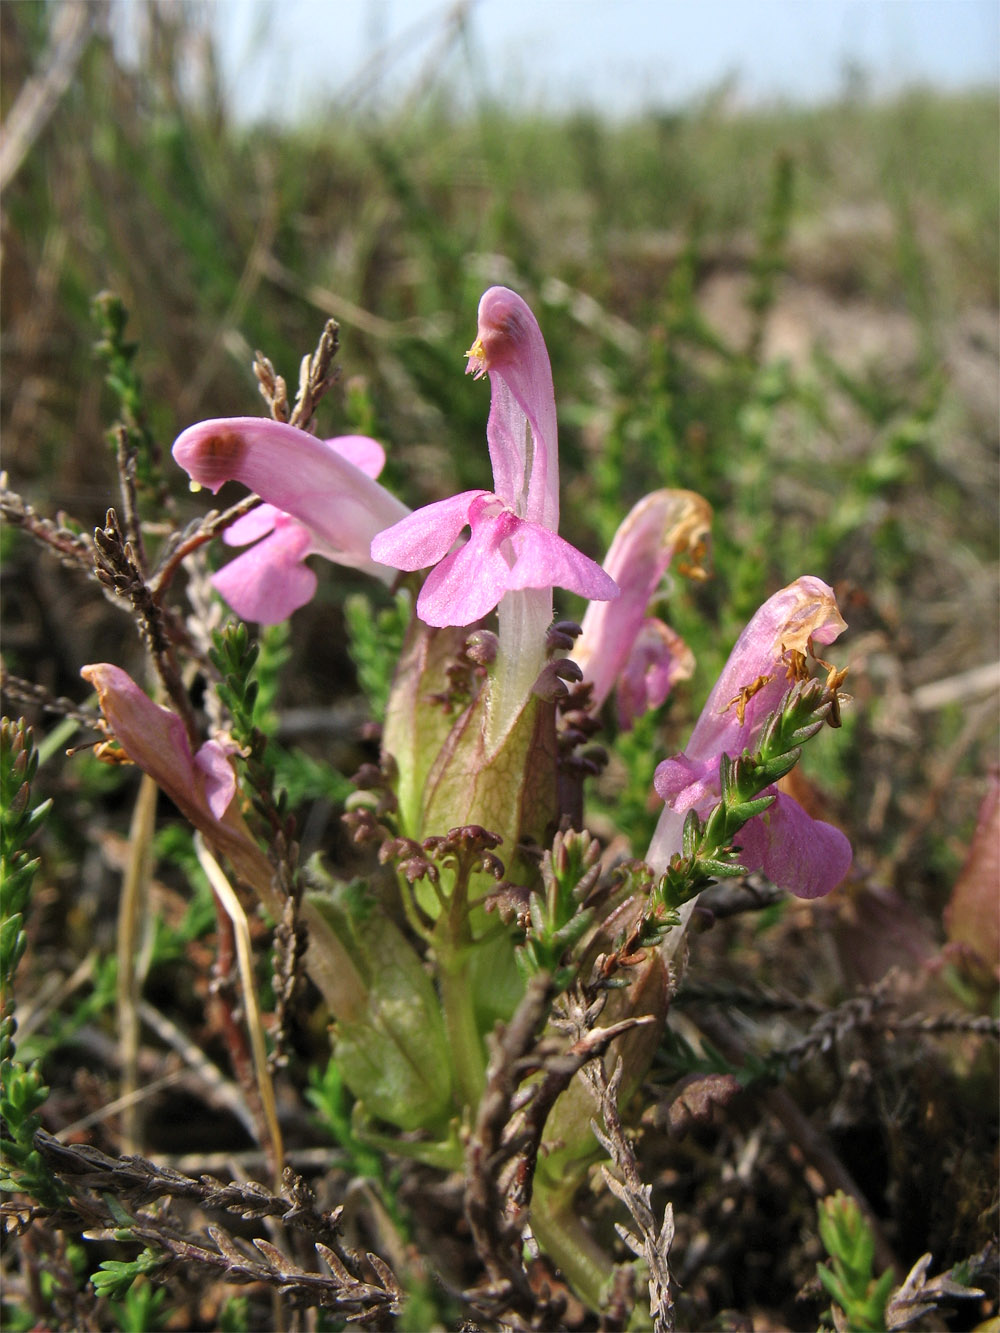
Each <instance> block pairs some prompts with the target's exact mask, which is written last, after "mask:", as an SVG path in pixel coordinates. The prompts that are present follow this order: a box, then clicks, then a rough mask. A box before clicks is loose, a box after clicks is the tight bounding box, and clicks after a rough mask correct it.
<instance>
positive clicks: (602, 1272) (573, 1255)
mask: <svg viewBox="0 0 1000 1333" xmlns="http://www.w3.org/2000/svg"><path fill="white" fill-rule="evenodd" d="M531 1230H532V1232H533V1233H534V1237H535V1239H536V1240H537V1241H538V1244H539V1246H540V1247H541V1249H542V1250H543V1251H544V1253H545V1254H546V1255H548V1257H549V1258H550V1259H551V1260H552V1261H553V1263H555V1264H557V1265H558V1266H559V1268H560V1269H561V1270H562V1274H563V1277H565V1279H566V1281H567V1282H568V1283H569V1285H570V1286H571V1287H572V1288H573V1290H574V1291H575V1292H576V1294H577V1295H578V1296H579V1297H580V1299H581V1300H583V1301H585V1302H586V1304H587V1305H588V1306H589V1307H590V1308H591V1310H594V1311H598V1310H600V1308H601V1303H602V1301H603V1299H604V1297H605V1294H606V1292H607V1288H608V1283H609V1282H610V1281H611V1278H612V1276H613V1274H614V1264H613V1263H612V1261H611V1259H610V1257H609V1256H608V1254H607V1253H606V1252H605V1251H604V1249H603V1248H602V1247H601V1246H600V1245H599V1244H598V1243H597V1241H596V1240H595V1239H594V1237H593V1236H592V1235H591V1234H590V1232H589V1231H588V1230H587V1228H586V1227H585V1226H584V1224H583V1222H582V1220H581V1219H580V1216H579V1214H577V1213H575V1212H574V1211H573V1201H572V1197H571V1196H568V1195H566V1194H565V1193H564V1192H560V1193H558V1194H554V1193H551V1192H550V1191H548V1190H546V1189H545V1188H544V1187H543V1188H541V1189H538V1188H536V1190H535V1195H534V1198H533V1199H532V1203H531Z"/></svg>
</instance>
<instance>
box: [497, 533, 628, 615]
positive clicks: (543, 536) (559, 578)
mask: <svg viewBox="0 0 1000 1333" xmlns="http://www.w3.org/2000/svg"><path fill="white" fill-rule="evenodd" d="M510 543H511V546H513V548H514V552H515V556H516V559H515V561H514V566H513V568H512V569H511V571H510V578H509V580H508V583H507V586H508V588H509V589H511V590H515V589H522V588H566V589H568V591H570V592H575V593H579V595H580V596H581V597H589V598H591V599H592V600H597V601H610V600H611V599H612V598H614V597H617V596H618V584H617V583H616V582H615V581H614V579H613V578H612V577H611V575H610V574H608V573H606V572H605V571H604V570H603V569H602V568H601V566H600V565H599V564H598V563H597V561H596V560H591V559H590V557H589V556H586V555H584V554H583V552H582V551H578V550H577V549H576V547H575V546H571V545H570V543H569V542H568V541H566V540H565V538H563V537H560V536H559V535H558V533H555V532H550V531H549V529H548V528H545V527H542V526H541V524H538V523H528V522H526V521H525V520H524V519H520V520H517V526H516V528H515V529H514V530H513V532H512V533H511V537H510Z"/></svg>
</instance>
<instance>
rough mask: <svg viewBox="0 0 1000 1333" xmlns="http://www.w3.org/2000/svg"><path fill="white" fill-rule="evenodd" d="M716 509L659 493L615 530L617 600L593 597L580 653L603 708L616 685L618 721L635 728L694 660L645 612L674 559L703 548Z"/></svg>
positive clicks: (609, 562)
mask: <svg viewBox="0 0 1000 1333" xmlns="http://www.w3.org/2000/svg"><path fill="white" fill-rule="evenodd" d="M711 517H712V511H711V509H710V508H709V506H708V504H707V503H706V501H705V500H703V499H702V498H701V496H700V495H695V494H694V492H692V491H672V490H662V491H654V492H653V493H652V494H651V495H647V496H645V497H644V498H643V499H642V500H640V501H639V503H638V504H637V505H635V506H634V507H633V509H632V510H631V512H630V513H629V514H628V516H627V517H626V518H625V520H624V522H623V523H622V524H621V526H620V527H619V529H618V531H617V532H616V533H615V537H614V540H613V541H612V543H611V546H610V548H609V550H608V554H607V558H606V559H605V561H604V569H605V572H606V573H608V574H609V575H610V576H611V577H612V578H613V579H614V580H615V582H616V583H617V585H618V587H619V588H620V590H621V593H620V596H619V597H617V598H616V599H615V600H614V601H613V602H591V604H590V606H588V608H587V612H586V615H585V616H584V618H583V626H582V632H581V634H580V637H579V639H578V640H577V642H576V646H575V648H574V650H573V658H574V660H575V661H576V662H577V664H578V665H579V666H580V667H581V669H582V670H583V678H584V680H586V681H590V683H591V685H592V686H593V694H592V698H593V706H594V707H595V708H599V707H600V706H601V704H602V703H603V702H604V700H605V699H606V698H607V697H608V695H609V694H610V693H611V690H612V689H614V688H616V687H617V696H618V720H619V724H620V725H621V726H622V727H623V728H628V727H631V726H632V724H633V722H634V721H635V719H636V718H637V717H639V716H640V715H641V714H642V713H644V712H645V711H646V710H647V708H656V707H658V706H659V705H660V704H661V703H663V701H664V699H666V697H667V695H668V694H669V692H670V690H671V688H672V687H673V685H674V682H675V681H678V680H685V679H686V678H687V677H688V676H690V675H691V672H692V671H693V669H694V658H693V656H692V654H691V651H690V649H689V648H688V647H687V645H686V644H685V643H684V642H683V640H682V639H681V638H680V637H679V636H678V635H677V634H675V633H674V631H673V630H671V629H670V628H669V627H668V626H667V625H665V624H664V623H663V622H662V621H661V620H658V619H655V618H653V617H648V616H647V615H646V611H647V608H648V606H649V603H650V601H651V599H652V597H653V595H654V593H655V592H656V589H657V588H658V586H659V584H660V580H661V579H662V578H663V575H664V574H665V573H666V571H667V569H668V567H669V566H670V563H671V561H672V560H673V559H674V557H675V556H676V555H679V554H681V553H683V552H687V551H690V552H693V553H697V552H699V551H700V549H701V548H702V547H703V545H704V542H705V539H706V537H707V534H708V529H709V525H710V523H711Z"/></svg>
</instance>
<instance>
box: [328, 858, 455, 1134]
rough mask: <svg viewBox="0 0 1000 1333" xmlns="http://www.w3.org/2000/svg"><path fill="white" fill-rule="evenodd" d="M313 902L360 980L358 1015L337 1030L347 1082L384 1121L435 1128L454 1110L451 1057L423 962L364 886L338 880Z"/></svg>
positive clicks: (405, 1126)
mask: <svg viewBox="0 0 1000 1333" xmlns="http://www.w3.org/2000/svg"><path fill="white" fill-rule="evenodd" d="M308 901H309V904H310V906H311V907H312V908H313V909H314V910H315V911H316V912H317V914H318V915H319V916H320V917H321V918H322V920H323V922H324V924H325V925H326V926H327V927H328V928H329V929H330V931H331V933H332V934H333V935H334V936H335V937H336V939H337V940H338V942H339V944H340V946H341V947H342V949H343V951H344V953H345V954H346V955H347V957H348V958H350V960H351V964H352V966H353V967H354V969H355V971H356V972H357V974H358V976H359V977H360V979H361V983H362V991H361V994H360V995H359V996H358V1003H357V1004H356V1005H355V1006H354V1012H353V1013H352V1014H351V1015H350V1016H347V1017H342V1018H341V1019H340V1021H339V1022H338V1024H337V1027H336V1046H335V1055H336V1059H337V1062H338V1064H339V1065H340V1069H341V1072H342V1073H343V1076H344V1082H345V1083H346V1084H347V1086H348V1087H349V1088H350V1090H351V1092H352V1093H353V1094H354V1096H355V1097H356V1098H358V1099H359V1100H361V1101H363V1102H364V1103H365V1105H366V1106H367V1107H368V1109H369V1111H370V1112H371V1113H372V1114H374V1115H376V1116H378V1118H379V1119H381V1120H385V1121H388V1122H389V1123H390V1124H393V1125H397V1126H398V1127H399V1128H400V1129H405V1130H413V1129H438V1128H439V1127H440V1125H441V1124H442V1122H443V1121H444V1120H446V1119H447V1117H448V1115H449V1114H450V1112H451V1088H452V1074H451V1061H450V1058H449V1054H448V1043H447V1040H446V1038H445V1030H444V1023H443V1021H442V1017H441V1009H440V1005H439V1002H438V997H437V994H436V993H435V990H434V986H433V984H432V982H431V979H430V977H429V976H428V974H427V971H426V969H425V968H424V964H423V961H422V959H421V958H420V956H419V955H418V954H417V952H416V951H415V950H414V949H413V947H412V946H411V945H410V943H409V942H408V941H407V939H406V937H405V936H404V935H403V933H402V931H400V930H399V928H398V927H397V926H396V925H395V924H394V923H393V922H392V921H391V920H390V919H389V918H388V917H387V916H386V915H385V913H384V912H382V911H381V910H379V909H378V907H377V905H376V904H375V902H374V900H373V899H372V898H371V897H370V896H369V894H368V892H367V890H366V888H365V886H364V885H362V884H352V885H337V886H335V887H334V888H333V890H332V891H331V892H330V893H328V894H319V893H314V894H310V895H309V898H308Z"/></svg>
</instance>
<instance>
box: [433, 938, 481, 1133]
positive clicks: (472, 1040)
mask: <svg viewBox="0 0 1000 1333" xmlns="http://www.w3.org/2000/svg"><path fill="white" fill-rule="evenodd" d="M440 978H441V1005H442V1008H443V1009H444V1025H445V1031H446V1032H447V1034H448V1048H449V1051H450V1053H451V1060H452V1067H453V1069H454V1071H455V1084H456V1087H457V1089H458V1093H459V1096H460V1097H461V1100H462V1105H463V1106H465V1107H468V1108H469V1110H470V1111H472V1112H475V1109H476V1107H477V1106H478V1105H479V1101H480V1098H481V1097H482V1095H483V1088H484V1087H485V1086H486V1051H485V1048H484V1046H483V1041H482V1038H481V1037H480V1035H479V1029H478V1027H477V1026H476V1011H475V1005H474V1004H473V1002H472V993H471V990H470V987H469V984H468V968H467V967H466V966H464V965H463V960H462V959H461V958H454V957H453V958H449V959H447V960H444V959H442V960H441V968H440Z"/></svg>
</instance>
